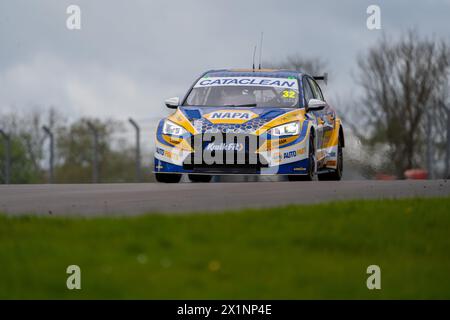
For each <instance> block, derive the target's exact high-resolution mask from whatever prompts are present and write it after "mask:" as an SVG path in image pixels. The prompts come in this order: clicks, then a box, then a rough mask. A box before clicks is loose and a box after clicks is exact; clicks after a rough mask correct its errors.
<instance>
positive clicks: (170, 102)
mask: <svg viewBox="0 0 450 320" xmlns="http://www.w3.org/2000/svg"><path fill="white" fill-rule="evenodd" d="M165 104H166V107H167V108H170V109H176V108H178V106H179V105H180V98H178V97H174V98H170V99H167V100H166V101H165Z"/></svg>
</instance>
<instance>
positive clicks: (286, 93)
mask: <svg viewBox="0 0 450 320" xmlns="http://www.w3.org/2000/svg"><path fill="white" fill-rule="evenodd" d="M282 96H283V98H286V99H295V91H293V90H284V91H283V92H282Z"/></svg>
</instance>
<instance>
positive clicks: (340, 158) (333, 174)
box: [317, 137, 344, 181]
mask: <svg viewBox="0 0 450 320" xmlns="http://www.w3.org/2000/svg"><path fill="white" fill-rule="evenodd" d="M338 141H339V142H338V154H337V164H336V169H333V170H332V171H329V172H326V173H321V174H318V175H317V178H318V179H319V181H340V180H341V179H342V171H343V169H344V155H343V153H342V139H341V137H339V140H338Z"/></svg>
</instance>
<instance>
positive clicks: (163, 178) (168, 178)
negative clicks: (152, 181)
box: [155, 173, 181, 183]
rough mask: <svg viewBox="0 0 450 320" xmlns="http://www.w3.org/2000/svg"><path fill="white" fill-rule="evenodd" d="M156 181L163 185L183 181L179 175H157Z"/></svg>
mask: <svg viewBox="0 0 450 320" xmlns="http://www.w3.org/2000/svg"><path fill="white" fill-rule="evenodd" d="M155 177H156V181H158V182H163V183H178V182H180V180H181V174H177V173H155Z"/></svg>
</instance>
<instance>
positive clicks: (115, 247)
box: [0, 198, 450, 299]
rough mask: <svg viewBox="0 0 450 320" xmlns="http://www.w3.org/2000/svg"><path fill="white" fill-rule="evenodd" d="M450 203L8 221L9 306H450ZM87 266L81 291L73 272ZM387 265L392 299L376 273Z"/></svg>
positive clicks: (4, 272)
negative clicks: (371, 269) (72, 281)
mask: <svg viewBox="0 0 450 320" xmlns="http://www.w3.org/2000/svg"><path fill="white" fill-rule="evenodd" d="M448 208H450V198H441V199H410V200H389V201H349V202H336V203H329V204H320V205H310V206H287V207H282V208H274V209H264V210H242V211H238V212H229V213H223V214H191V215H145V216H139V217H123V218H91V219H84V218H61V217H31V216H26V217H7V216H4V215H0V298H1V299H11V298H37V299H45V298H57V299H69V298H76V299H91V298H104V299H110V298H111V299H112V298H117V299H121V298H125V299H131V298H133V299H140V298H145V299H147V298H148V299H303V298H307V299H314V298H323V299H334V298H345V299H347V298H349V299H360V298H369V299H379V298H414V299H422V298H447V299H448V298H450V212H449V210H448ZM72 264H76V265H79V266H80V267H81V279H82V280H81V286H82V289H81V290H72V291H70V290H68V289H67V288H66V279H67V277H68V275H67V274H66V268H67V266H68V265H72ZM372 264H376V265H379V266H380V267H381V286H382V289H381V290H368V289H367V287H366V279H367V277H368V275H367V274H366V268H367V267H368V266H369V265H372Z"/></svg>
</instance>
